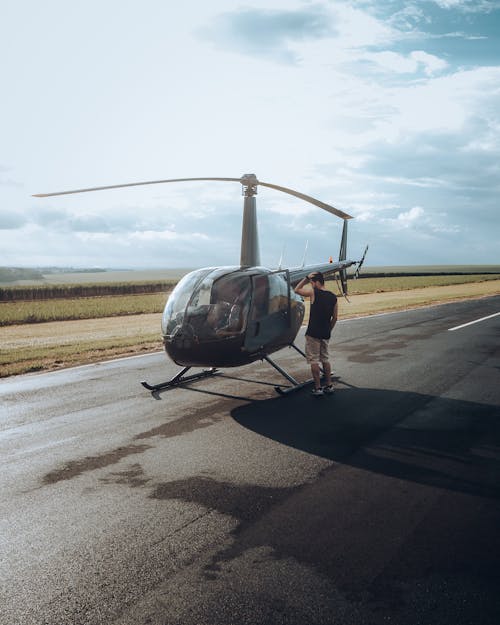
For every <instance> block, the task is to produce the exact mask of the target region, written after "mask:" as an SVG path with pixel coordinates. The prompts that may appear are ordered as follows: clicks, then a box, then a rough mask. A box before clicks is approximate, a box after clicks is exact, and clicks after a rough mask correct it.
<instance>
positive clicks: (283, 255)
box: [278, 243, 286, 269]
mask: <svg viewBox="0 0 500 625" xmlns="http://www.w3.org/2000/svg"><path fill="white" fill-rule="evenodd" d="M285 251H286V243H283V248H282V250H281V256H280V262H279V263H278V269H281V266H282V265H283V260H284V258H285Z"/></svg>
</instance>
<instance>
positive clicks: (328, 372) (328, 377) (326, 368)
mask: <svg viewBox="0 0 500 625" xmlns="http://www.w3.org/2000/svg"><path fill="white" fill-rule="evenodd" d="M321 364H322V365H323V373H324V374H325V386H330V385H331V383H332V367H331V365H330V362H329V361H328V360H325V361H324V362H322V363H321Z"/></svg>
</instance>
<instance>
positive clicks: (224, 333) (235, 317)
mask: <svg viewBox="0 0 500 625" xmlns="http://www.w3.org/2000/svg"><path fill="white" fill-rule="evenodd" d="M250 295H251V284H250V278H249V277H248V276H247V275H244V274H241V273H239V272H237V271H234V270H232V269H228V268H225V269H208V270H199V271H197V272H193V273H191V274H188V275H187V276H186V277H185V278H183V280H181V282H179V284H178V285H177V286H176V288H175V290H174V291H173V292H172V295H171V296H170V299H169V301H168V303H167V306H166V308H165V312H164V314H163V322H162V327H163V334H164V335H165V336H170V337H174V336H176V335H179V334H180V333H183V334H189V335H192V336H193V337H196V339H197V340H204V339H214V338H219V337H231V336H235V335H238V334H241V333H242V332H243V331H244V330H245V327H246V323H247V317H248V310H249V306H250ZM171 300H173V301H171Z"/></svg>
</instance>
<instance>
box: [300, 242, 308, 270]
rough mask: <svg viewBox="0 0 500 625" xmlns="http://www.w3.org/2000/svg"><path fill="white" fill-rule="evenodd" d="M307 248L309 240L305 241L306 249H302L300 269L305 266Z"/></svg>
mask: <svg viewBox="0 0 500 625" xmlns="http://www.w3.org/2000/svg"><path fill="white" fill-rule="evenodd" d="M308 247H309V239H307V241H306V247H305V249H304V256H303V257H302V267H304V265H305V264H306V254H307V248H308Z"/></svg>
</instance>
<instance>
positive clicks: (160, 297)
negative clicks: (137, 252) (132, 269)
mask: <svg viewBox="0 0 500 625" xmlns="http://www.w3.org/2000/svg"><path fill="white" fill-rule="evenodd" d="M495 279H498V274H464V275H427V276H409V275H406V276H398V277H388V278H363V279H362V280H361V279H360V280H349V293H350V294H351V295H356V294H362V293H384V292H390V291H401V290H410V289H417V288H422V287H432V286H448V285H454V284H466V283H471V282H484V281H489V280H495ZM174 284H175V282H174V281H172V282H170V284H169V285H168V286H167V285H159V284H157V285H156V286H155V289H157V290H156V292H153V293H141V292H140V291H141V290H142V289H143V287H145V286H151V285H150V284H149V283H138V284H133V283H123V284H122V283H119V284H117V285H116V292H117V293H119V292H120V291H122V290H126V291H129V290H133V289H137V290H138V291H139V293H138V294H134V295H130V294H125V295H121V294H118V295H113V294H108V295H103V296H98V297H96V296H93V295H92V296H87V294H89V293H90V294H91V293H93V291H94V290H96V289H98V287H99V285H90V284H86V285H85V286H84V287H82V289H81V290H80V289H79V287H75V286H74V285H73V287H70V288H67V287H66V286H60V287H53V286H47V287H35V291H36V297H34V296H33V294H32V295H31V296H30V298H29V299H16V296H17V297H21V296H22V297H23V298H25V297H28V295H29V293H30V289H26V288H24V287H23V288H19V287H12V288H10V289H8V288H5V287H4V288H2V289H0V292H1V291H4V293H3V295H5V296H7V295H8V296H9V297H10V298H11V301H1V302H0V326H8V325H16V324H26V323H43V322H48V321H64V320H77V319H98V318H102V317H117V316H125V315H137V314H146V313H157V312H158V313H159V312H161V311H162V310H163V308H164V306H165V302H166V300H167V297H168V292H169V291H170V290H171V289H172V287H173V285H174ZM328 285H329V288H330V289H331V290H333V291H336V290H337V287H336V284H335V281H329V282H328ZM44 291H45V295H46V296H47V297H46V298H43V295H44ZM110 292H111V293H113V292H114V290H113V289H112V290H111V291H110ZM58 293H59V294H60V295H61V296H59V297H58V296H57V294H58ZM0 295H1V293H0ZM12 300H13V301H12Z"/></svg>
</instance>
